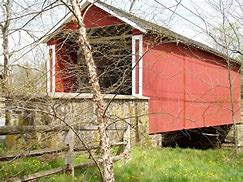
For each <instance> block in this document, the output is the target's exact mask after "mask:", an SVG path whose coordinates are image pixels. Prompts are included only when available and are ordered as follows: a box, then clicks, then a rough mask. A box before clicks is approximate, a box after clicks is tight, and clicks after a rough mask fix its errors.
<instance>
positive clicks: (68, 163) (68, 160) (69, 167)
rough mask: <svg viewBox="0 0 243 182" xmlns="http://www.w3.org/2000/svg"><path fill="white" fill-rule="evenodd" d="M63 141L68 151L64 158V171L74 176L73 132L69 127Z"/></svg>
mask: <svg viewBox="0 0 243 182" xmlns="http://www.w3.org/2000/svg"><path fill="white" fill-rule="evenodd" d="M64 143H65V144H66V146H67V147H68V151H67V153H66V155H65V158H64V163H65V173H66V174H69V175H71V176H74V166H73V157H74V132H73V131H72V130H71V129H69V131H68V133H67V134H66V136H65V140H64Z"/></svg>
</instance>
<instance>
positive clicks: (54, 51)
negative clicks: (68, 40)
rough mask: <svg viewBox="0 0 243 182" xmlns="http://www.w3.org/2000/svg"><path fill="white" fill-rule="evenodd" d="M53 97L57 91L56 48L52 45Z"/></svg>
mask: <svg viewBox="0 0 243 182" xmlns="http://www.w3.org/2000/svg"><path fill="white" fill-rule="evenodd" d="M51 49H52V68H51V69H52V88H51V91H52V95H54V94H55V91H56V46H55V45H52V46H51Z"/></svg>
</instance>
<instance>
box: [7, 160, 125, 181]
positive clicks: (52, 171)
mask: <svg viewBox="0 0 243 182" xmlns="http://www.w3.org/2000/svg"><path fill="white" fill-rule="evenodd" d="M121 158H122V157H121V156H114V157H113V158H112V160H113V161H114V162H115V161H118V160H120V159H121ZM101 162H102V160H97V163H101ZM95 165H96V164H95V163H94V162H86V163H82V164H77V165H74V168H75V169H80V168H87V167H93V166H95ZM64 171H65V167H58V168H54V169H50V170H46V171H41V172H37V173H34V174H31V175H25V176H22V177H16V178H12V179H9V181H21V182H22V181H31V180H36V179H38V178H41V177H46V176H50V175H53V174H58V173H61V172H64Z"/></svg>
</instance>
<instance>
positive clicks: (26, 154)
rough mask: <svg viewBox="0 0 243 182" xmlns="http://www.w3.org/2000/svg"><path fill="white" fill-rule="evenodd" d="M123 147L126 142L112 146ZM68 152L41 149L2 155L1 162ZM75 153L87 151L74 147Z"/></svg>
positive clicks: (60, 149)
mask: <svg viewBox="0 0 243 182" xmlns="http://www.w3.org/2000/svg"><path fill="white" fill-rule="evenodd" d="M121 145H126V143H125V142H118V143H113V144H111V146H112V147H113V146H121ZM88 147H89V149H90V150H96V149H98V148H99V147H100V146H99V145H96V146H88ZM67 150H68V147H63V148H49V149H40V150H32V151H24V152H22V153H13V154H9V153H4V154H1V155H0V161H8V160H11V159H14V158H22V157H31V156H41V155H44V154H53V153H62V152H66V151H67ZM73 150H74V151H75V152H81V151H86V148H85V147H74V149H73Z"/></svg>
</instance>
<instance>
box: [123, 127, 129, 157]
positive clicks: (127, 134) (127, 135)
mask: <svg viewBox="0 0 243 182" xmlns="http://www.w3.org/2000/svg"><path fill="white" fill-rule="evenodd" d="M123 141H124V142H126V145H125V149H124V152H125V153H127V154H128V155H129V154H130V150H131V124H130V123H127V124H126V130H125V132H124V136H123Z"/></svg>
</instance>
